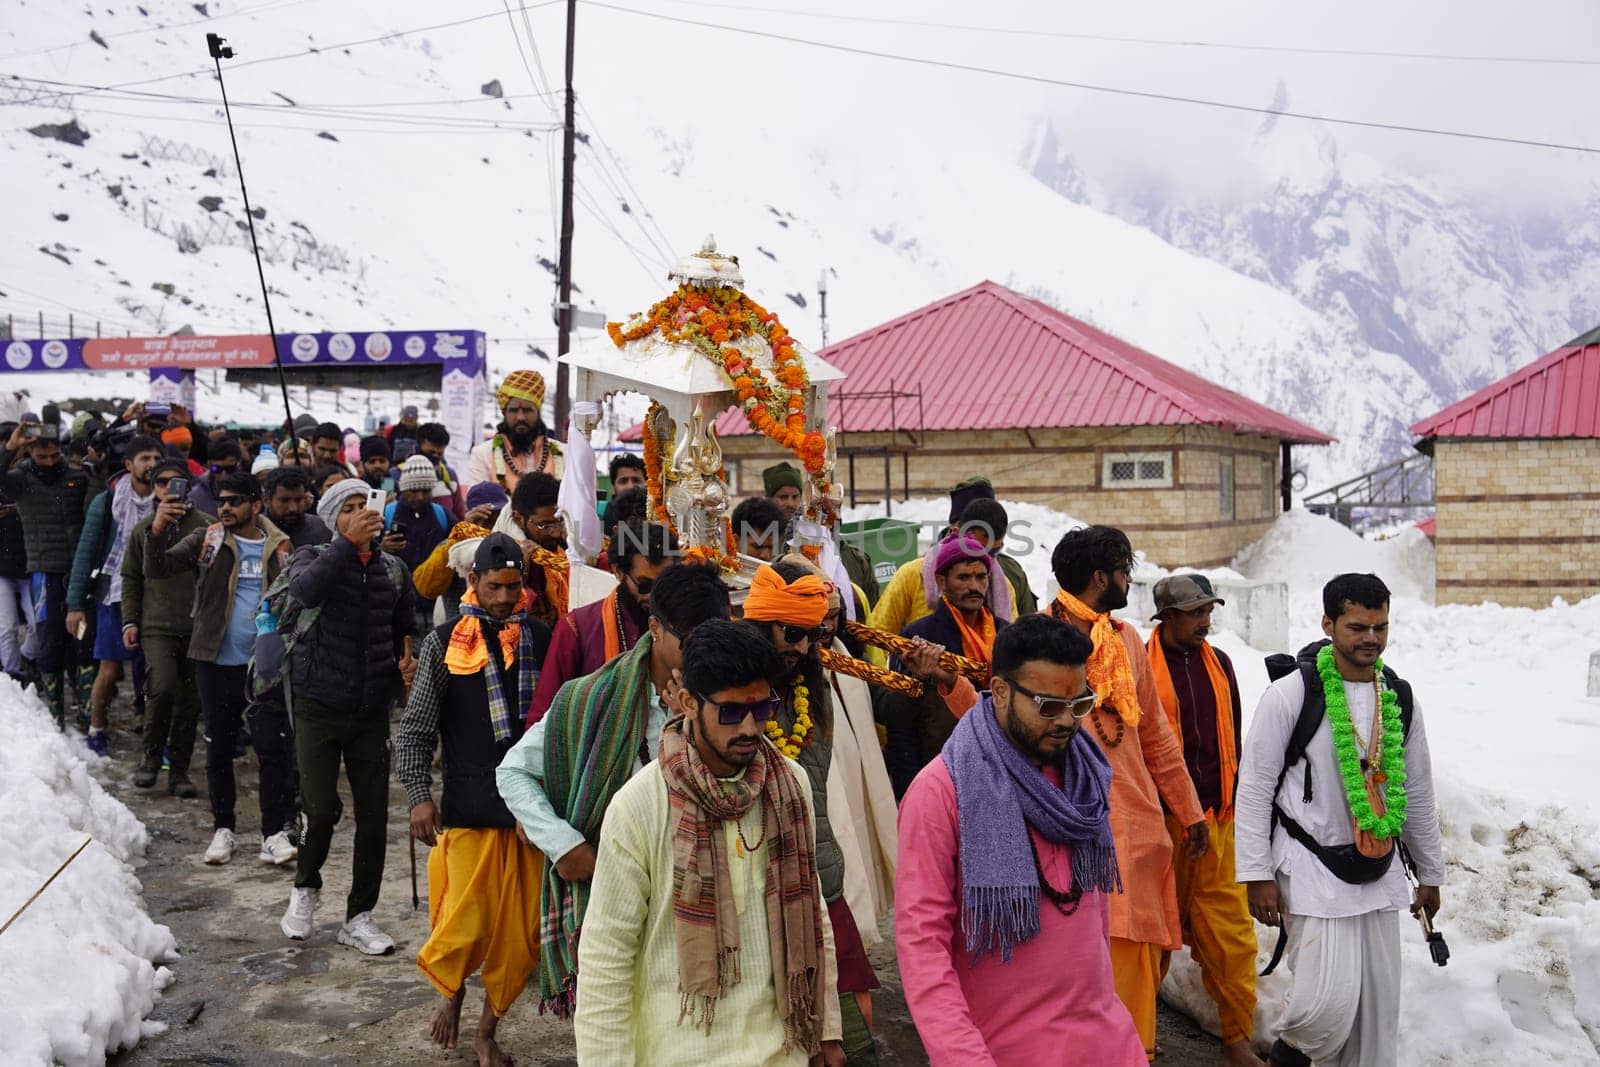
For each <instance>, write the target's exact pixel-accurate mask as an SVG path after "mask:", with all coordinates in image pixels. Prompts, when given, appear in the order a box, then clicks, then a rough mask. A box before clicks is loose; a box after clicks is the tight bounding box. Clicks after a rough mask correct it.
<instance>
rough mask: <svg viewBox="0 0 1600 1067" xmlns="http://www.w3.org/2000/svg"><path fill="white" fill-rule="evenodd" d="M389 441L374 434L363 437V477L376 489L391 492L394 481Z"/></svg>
mask: <svg viewBox="0 0 1600 1067" xmlns="http://www.w3.org/2000/svg"><path fill="white" fill-rule="evenodd" d="M389 455H390V453H389V442H388V441H385V440H384V439H383V438H382V437H381V436H380V435H378V434H372V435H371V436H369V437H363V438H362V439H361V478H362V480H363V481H365V482H366V483H367V484H368V485H370V486H372V488H374V489H382V490H383V491H384V492H390V491H392V490H393V489H394V482H393V481H391V480H390V478H389Z"/></svg>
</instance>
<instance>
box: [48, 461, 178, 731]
mask: <svg viewBox="0 0 1600 1067" xmlns="http://www.w3.org/2000/svg"><path fill="white" fill-rule="evenodd" d="M160 459H161V444H160V442H158V441H157V440H156V439H155V438H153V437H145V436H143V435H139V436H137V437H134V438H132V439H131V440H129V442H128V445H127V448H126V449H125V450H124V451H123V460H122V464H123V470H122V471H120V472H119V473H118V474H116V475H115V476H113V477H112V479H111V481H110V483H109V484H108V485H107V486H106V489H105V491H104V492H102V493H101V494H100V495H99V496H96V497H95V498H94V500H93V501H92V502H91V503H90V504H89V510H88V512H87V513H86V514H85V515H84V519H83V532H82V533H80V534H79V535H78V549H77V551H76V552H75V553H74V554H73V557H72V574H71V576H70V577H69V578H68V579H67V632H68V633H72V634H76V633H78V632H79V631H80V630H85V631H86V630H87V629H89V628H90V627H89V613H90V612H93V613H94V616H95V619H94V625H93V627H92V629H93V631H94V658H95V662H96V663H98V664H99V667H98V669H97V671H96V673H95V678H94V688H93V689H92V690H91V697H90V701H89V723H88V737H87V739H86V743H87V744H88V746H89V750H90V751H91V752H93V753H95V754H96V755H100V756H104V755H105V754H106V711H107V709H108V708H109V707H110V706H111V698H112V697H114V696H116V693H117V682H118V680H119V679H121V677H122V665H123V664H124V663H127V662H130V661H131V660H132V659H133V658H134V657H135V656H136V655H137V652H135V651H134V650H132V649H129V648H127V647H126V646H124V645H123V643H122V559H123V555H124V553H125V551H126V549H127V547H128V534H129V532H130V531H131V530H132V529H133V528H134V527H135V526H136V525H138V523H139V520H141V519H143V518H145V517H146V516H147V515H149V514H150V512H151V511H152V510H153V509H154V507H155V500H156V498H155V494H154V493H152V492H151V485H150V475H151V472H152V471H153V470H155V466H156V463H157V462H159V461H160Z"/></svg>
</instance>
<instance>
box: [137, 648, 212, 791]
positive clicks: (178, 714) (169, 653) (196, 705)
mask: <svg viewBox="0 0 1600 1067" xmlns="http://www.w3.org/2000/svg"><path fill="white" fill-rule="evenodd" d="M139 646H140V647H141V648H142V649H144V664H145V667H144V689H145V724H144V750H145V753H146V754H147V755H155V756H158V757H159V756H160V755H161V753H162V750H163V749H164V750H166V753H167V761H168V763H169V764H170V766H171V768H172V773H173V774H188V773H189V760H190V759H191V758H192V757H193V755H194V735H195V728H196V726H197V725H198V723H199V719H200V700H199V698H198V696H197V695H196V692H195V680H194V661H193V660H191V659H190V658H189V638H188V637H168V636H166V635H165V634H152V633H142V634H140V637H139ZM208 787H209V782H208Z"/></svg>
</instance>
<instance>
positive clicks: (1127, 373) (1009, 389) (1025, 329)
mask: <svg viewBox="0 0 1600 1067" xmlns="http://www.w3.org/2000/svg"><path fill="white" fill-rule="evenodd" d="M821 355H822V357H823V358H824V359H826V360H827V361H828V362H830V363H832V364H833V365H834V366H836V367H839V368H840V369H842V370H844V371H845V372H846V373H847V374H848V375H849V379H848V380H847V381H845V382H843V383H840V384H839V385H837V386H835V388H834V389H833V391H832V392H831V394H830V398H831V403H830V414H831V418H830V420H829V421H830V422H831V423H833V424H835V425H839V426H841V427H842V428H844V429H846V430H849V431H855V432H861V431H869V430H890V429H896V428H900V429H905V428H908V427H914V426H916V425H917V421H916V413H915V411H913V410H911V409H912V408H913V407H914V406H915V404H916V400H915V399H911V400H908V399H907V398H905V397H903V396H902V397H899V398H897V399H895V400H894V401H893V404H894V407H895V411H894V413H893V415H891V411H890V408H891V401H890V399H889V398H888V397H887V396H883V397H882V398H868V399H861V400H856V401H851V400H850V399H849V398H850V397H851V396H852V395H857V394H863V393H879V394H885V393H887V392H889V391H890V390H895V391H899V392H902V393H903V392H905V391H906V390H908V389H915V388H917V387H918V386H920V387H921V390H922V413H921V426H922V428H924V429H928V430H992V429H1018V428H1026V429H1034V428H1053V427H1079V426H1176V425H1203V426H1221V427H1224V428H1226V429H1230V430H1235V431H1240V432H1245V433H1259V434H1263V435H1265V436H1267V437H1272V438H1275V439H1277V440H1281V441H1289V442H1293V443H1297V444H1328V443H1330V442H1331V441H1333V438H1331V437H1329V436H1328V435H1327V434H1325V433H1322V432H1321V431H1319V430H1316V429H1313V428H1312V427H1310V426H1307V425H1306V424H1304V423H1302V422H1299V421H1297V420H1295V419H1291V418H1289V417H1288V416H1287V415H1283V414H1280V413H1278V412H1276V411H1273V410H1272V409H1271V408H1268V407H1266V406H1264V405H1262V404H1258V403H1256V402H1255V401H1253V400H1249V399H1247V398H1245V397H1243V396H1240V395H1239V394H1238V393H1235V392H1233V391H1231V390H1228V389H1224V388H1222V387H1221V386H1220V385H1217V384H1215V383H1213V382H1209V381H1207V380H1206V379H1204V378H1202V377H1200V376H1199V375H1197V374H1193V373H1191V372H1189V371H1186V370H1184V369H1183V368H1181V367H1177V366H1174V365H1173V364H1171V363H1168V362H1166V361H1165V360H1163V359H1158V358H1157V357H1155V356H1153V355H1151V354H1150V353H1149V352H1146V351H1144V350H1143V349H1140V348H1136V347H1134V346H1133V345H1130V344H1128V343H1127V342H1126V341H1121V340H1119V339H1117V338H1115V337H1112V336H1111V335H1110V334H1107V333H1104V332H1102V331H1100V330H1097V329H1095V328H1094V327H1092V326H1089V325H1088V324H1087V323H1084V322H1080V321H1079V320H1077V319H1075V318H1073V317H1072V316H1070V315H1067V314H1065V313H1064V312H1061V311H1058V310H1056V309H1055V308H1052V307H1050V306H1049V305H1047V304H1043V303H1040V302H1039V301H1037V300H1030V299H1029V298H1027V297H1025V296H1022V295H1021V294H1020V293H1015V292H1013V291H1011V290H1010V289H1007V288H1005V287H1004V286H1002V285H997V284H995V283H994V282H990V281H985V282H980V283H979V284H978V285H975V286H973V287H972V288H970V289H966V290H963V291H962V292H959V293H956V294H954V295H952V296H948V297H945V298H944V299H942V300H937V301H935V302H934V303H932V304H929V305H928V306H927V307H924V308H919V309H917V310H916V311H912V312H910V313H908V314H906V315H902V316H900V317H899V318H897V319H894V320H893V321H891V322H887V323H884V324H883V325H881V326H876V327H874V328H872V329H870V330H867V331H866V332H865V333H860V334H857V335H856V336H854V337H851V338H849V339H847V340H844V341H840V342H839V343H838V344H835V345H830V346H829V347H828V348H826V349H824V350H823V351H822V352H821ZM975 371H976V372H981V373H974V372H975ZM841 401H843V402H842V403H841ZM896 423H898V427H897V426H896ZM717 430H718V432H719V433H721V434H722V435H724V436H728V435H733V434H743V433H749V432H751V431H750V428H749V424H748V423H746V422H745V420H744V416H743V414H742V413H740V412H739V411H737V410H730V411H728V412H726V413H724V414H723V416H722V417H721V419H719V420H718V422H717Z"/></svg>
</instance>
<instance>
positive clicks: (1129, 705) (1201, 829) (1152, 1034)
mask: <svg viewBox="0 0 1600 1067" xmlns="http://www.w3.org/2000/svg"><path fill="white" fill-rule="evenodd" d="M1050 566H1051V568H1052V570H1054V572H1055V579H1056V584H1057V585H1058V586H1060V589H1061V591H1060V592H1059V593H1058V594H1057V595H1056V599H1055V600H1054V601H1052V602H1051V603H1050V605H1049V607H1048V609H1047V611H1048V613H1049V614H1050V615H1052V616H1054V617H1055V618H1057V619H1060V620H1061V621H1062V622H1064V623H1066V624H1067V625H1069V626H1072V627H1074V628H1075V629H1077V630H1078V631H1079V632H1080V633H1082V634H1085V635H1087V636H1088V637H1089V639H1090V641H1091V642H1092V643H1093V645H1094V652H1093V653H1092V654H1091V655H1090V657H1089V684H1090V685H1091V686H1092V687H1093V688H1094V691H1095V692H1096V693H1098V694H1100V703H1099V705H1098V706H1097V707H1096V708H1095V710H1094V712H1093V713H1091V714H1090V716H1089V718H1088V730H1087V732H1089V733H1090V734H1092V735H1093V737H1094V739H1095V741H1096V742H1098V743H1099V745H1100V748H1101V749H1102V751H1104V752H1105V754H1106V758H1107V759H1109V760H1110V761H1111V771H1112V777H1111V830H1112V833H1113V834H1114V835H1115V837H1116V840H1117V859H1118V861H1119V862H1120V864H1121V868H1122V885H1123V892H1122V893H1121V894H1119V895H1118V896H1116V897H1114V898H1113V899H1112V901H1111V971H1112V974H1113V976H1114V977H1115V979H1116V983H1117V995H1118V996H1120V997H1121V998H1122V1002H1123V1003H1124V1004H1126V1005H1127V1006H1128V1012H1129V1014H1131V1015H1132V1016H1133V1021H1134V1025H1135V1026H1137V1027H1138V1028H1139V1037H1140V1039H1141V1040H1143V1042H1144V1048H1145V1052H1146V1053H1148V1054H1150V1055H1152V1056H1154V1054H1155V1047H1156V992H1157V991H1158V990H1159V989H1160V988H1161V962H1162V958H1163V954H1164V953H1168V952H1176V951H1178V950H1179V949H1180V948H1182V947H1183V929H1182V924H1181V922H1180V920H1179V916H1178V890H1177V882H1176V875H1175V873H1174V870H1173V861H1172V837H1171V836H1170V835H1169V834H1168V832H1167V817H1168V813H1170V814H1171V818H1172V819H1173V820H1174V821H1175V822H1177V824H1178V825H1179V826H1181V827H1183V847H1184V850H1185V851H1186V852H1187V853H1188V856H1189V858H1190V859H1191V860H1198V859H1199V858H1200V857H1202V856H1204V855H1205V854H1206V851H1207V850H1208V849H1209V847H1210V839H1211V834H1210V830H1209V828H1208V827H1207V824H1206V816H1205V811H1204V809H1202V808H1201V807H1200V798H1199V797H1198V795H1196V793H1195V788H1194V782H1192V781H1191V780H1190V778H1189V768H1188V767H1187V766H1185V764H1184V762H1183V749H1182V747H1181V746H1180V744H1179V742H1178V739H1177V737H1176V736H1174V734H1173V731H1172V727H1171V725H1169V724H1168V722H1167V716H1166V715H1165V714H1164V713H1163V712H1162V710H1161V700H1160V697H1158V696H1157V694H1156V686H1155V679H1154V677H1153V675H1152V673H1151V669H1150V656H1149V654H1148V653H1147V652H1146V651H1145V647H1144V642H1143V641H1141V640H1140V639H1139V634H1138V631H1136V630H1135V629H1134V628H1133V627H1132V626H1131V625H1128V624H1126V623H1123V622H1120V621H1118V620H1116V619H1113V618H1112V617H1111V613H1112V612H1113V611H1118V610H1120V609H1122V608H1125V607H1127V606H1128V589H1129V587H1130V585H1131V584H1132V581H1133V567H1134V557H1133V546H1132V545H1131V544H1130V543H1129V542H1128V536H1127V534H1125V533H1123V532H1122V531H1121V530H1118V529H1116V528H1115V527H1111V526H1087V527H1079V528H1077V529H1075V530H1069V531H1067V532H1066V533H1065V534H1063V535H1062V537H1061V540H1060V541H1059V542H1057V544H1056V547H1055V551H1054V552H1053V553H1052V554H1051V556H1050Z"/></svg>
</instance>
